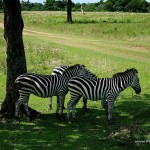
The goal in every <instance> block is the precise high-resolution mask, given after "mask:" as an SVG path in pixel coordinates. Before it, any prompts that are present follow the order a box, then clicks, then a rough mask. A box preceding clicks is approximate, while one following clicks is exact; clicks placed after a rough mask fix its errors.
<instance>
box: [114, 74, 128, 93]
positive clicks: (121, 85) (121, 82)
mask: <svg viewBox="0 0 150 150" xmlns="http://www.w3.org/2000/svg"><path fill="white" fill-rule="evenodd" d="M116 82H118V89H119V90H120V92H121V91H123V90H125V89H126V88H127V87H129V86H130V82H129V80H128V79H127V78H123V77H117V78H116Z"/></svg>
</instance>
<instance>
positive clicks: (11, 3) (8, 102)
mask: <svg viewBox="0 0 150 150" xmlns="http://www.w3.org/2000/svg"><path fill="white" fill-rule="evenodd" d="M3 4H4V38H5V41H6V53H7V59H6V62H7V79H6V96H5V99H4V101H3V102H2V104H1V114H4V113H5V114H7V116H8V117H12V116H14V112H15V102H16V101H17V100H18V98H19V93H18V90H17V89H16V88H14V81H15V79H16V78H17V77H18V76H19V75H21V74H23V73H26V72H27V67H26V57H25V51H24V45H23V38H22V31H23V27H24V23H23V19H22V15H21V5H20V1H19V0H4V1H3Z"/></svg>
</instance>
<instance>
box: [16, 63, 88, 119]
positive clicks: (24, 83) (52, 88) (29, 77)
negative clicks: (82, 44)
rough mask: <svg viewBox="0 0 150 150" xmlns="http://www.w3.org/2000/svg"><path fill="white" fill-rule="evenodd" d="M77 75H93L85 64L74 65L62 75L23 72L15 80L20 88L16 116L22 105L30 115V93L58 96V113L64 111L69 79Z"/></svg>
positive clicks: (42, 95) (40, 95)
mask: <svg viewBox="0 0 150 150" xmlns="http://www.w3.org/2000/svg"><path fill="white" fill-rule="evenodd" d="M77 75H85V76H87V77H88V76H89V77H91V74H90V72H89V71H88V70H87V69H86V68H85V67H84V66H83V65H79V64H77V65H74V66H70V67H69V68H68V69H66V70H65V71H64V72H63V74H62V75H56V76H55V75H41V74H23V75H21V76H19V77H18V78H17V79H16V80H15V85H16V86H17V87H18V89H19V94H20V96H19V99H18V101H17V102H16V111H15V116H16V117H18V116H19V109H20V105H21V104H23V105H24V109H25V111H26V113H27V115H28V116H29V117H30V112H29V110H28V107H27V106H28V100H29V96H30V94H34V95H36V96H39V97H43V98H46V97H52V96H57V100H58V101H59V103H58V105H57V110H56V113H57V114H58V113H59V108H60V109H61V114H62V113H63V108H62V107H63V103H64V99H65V95H66V94H67V92H68V81H69V79H70V78H71V77H74V76H77Z"/></svg>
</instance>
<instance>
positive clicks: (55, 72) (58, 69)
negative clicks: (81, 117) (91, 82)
mask: <svg viewBox="0 0 150 150" xmlns="http://www.w3.org/2000/svg"><path fill="white" fill-rule="evenodd" d="M69 67H70V66H66V65H60V66H56V67H54V69H53V72H52V75H62V74H63V72H64V71H65V70H66V69H67V68H69ZM91 77H93V78H95V79H96V76H95V75H93V76H92V74H91ZM57 103H58V102H57ZM49 108H50V110H52V97H50V104H49ZM64 108H65V107H64ZM82 109H83V110H85V111H86V112H87V111H88V109H87V99H86V98H84V97H83V107H82Z"/></svg>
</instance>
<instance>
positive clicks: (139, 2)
mask: <svg viewBox="0 0 150 150" xmlns="http://www.w3.org/2000/svg"><path fill="white" fill-rule="evenodd" d="M21 6H22V10H28V11H41V10H49V11H66V10H67V0H46V1H45V2H44V4H41V3H31V2H30V0H28V1H24V0H22V1H21ZM81 8H82V9H83V11H99V12H101V11H111V12H114V11H123V12H150V3H149V2H147V1H146V0H106V1H104V0H100V1H99V2H97V3H82V4H81V3H74V2H72V11H81Z"/></svg>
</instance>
